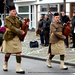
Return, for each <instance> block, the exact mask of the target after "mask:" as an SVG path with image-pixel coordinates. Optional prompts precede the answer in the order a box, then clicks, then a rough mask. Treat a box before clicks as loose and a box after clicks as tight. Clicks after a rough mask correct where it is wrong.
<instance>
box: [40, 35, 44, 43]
mask: <svg viewBox="0 0 75 75" xmlns="http://www.w3.org/2000/svg"><path fill="white" fill-rule="evenodd" d="M40 40H41V44H44V37H43V35H40Z"/></svg>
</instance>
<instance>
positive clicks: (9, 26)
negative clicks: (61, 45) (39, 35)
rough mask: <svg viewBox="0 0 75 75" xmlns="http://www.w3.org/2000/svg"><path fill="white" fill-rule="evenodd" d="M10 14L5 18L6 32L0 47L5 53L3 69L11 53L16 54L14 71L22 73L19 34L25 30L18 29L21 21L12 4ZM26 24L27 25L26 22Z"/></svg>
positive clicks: (6, 68)
mask: <svg viewBox="0 0 75 75" xmlns="http://www.w3.org/2000/svg"><path fill="white" fill-rule="evenodd" d="M9 9H10V11H9V13H10V15H9V16H7V17H6V19H5V27H6V32H5V33H4V37H3V39H4V41H3V44H2V47H1V51H2V52H4V53H6V54H5V59H4V65H3V70H4V71H8V60H9V58H10V55H11V54H16V62H17V69H16V73H21V74H24V73H25V71H23V70H22V69H21V52H22V48H21V41H20V39H19V36H20V35H24V34H25V32H24V31H22V30H20V27H21V25H22V22H21V21H20V20H19V19H18V18H17V17H16V9H15V6H14V5H11V6H10V7H9ZM27 25H29V24H28V23H27Z"/></svg>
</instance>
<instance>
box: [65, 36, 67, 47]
mask: <svg viewBox="0 0 75 75" xmlns="http://www.w3.org/2000/svg"><path fill="white" fill-rule="evenodd" d="M65 43H66V46H68V37H66V40H65Z"/></svg>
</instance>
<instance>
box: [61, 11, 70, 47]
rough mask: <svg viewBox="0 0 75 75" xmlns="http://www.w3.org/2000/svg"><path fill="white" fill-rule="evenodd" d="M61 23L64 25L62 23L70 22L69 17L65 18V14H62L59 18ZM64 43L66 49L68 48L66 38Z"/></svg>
mask: <svg viewBox="0 0 75 75" xmlns="http://www.w3.org/2000/svg"><path fill="white" fill-rule="evenodd" d="M60 20H61V22H62V23H63V24H64V23H67V22H68V21H70V20H69V17H68V16H66V12H64V11H63V12H62V16H61V19H60ZM65 43H66V48H68V47H69V45H68V37H66V40H65Z"/></svg>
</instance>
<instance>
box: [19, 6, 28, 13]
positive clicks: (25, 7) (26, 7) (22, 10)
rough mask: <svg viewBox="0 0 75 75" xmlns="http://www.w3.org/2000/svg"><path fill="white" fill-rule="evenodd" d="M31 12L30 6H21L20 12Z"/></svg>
mask: <svg viewBox="0 0 75 75" xmlns="http://www.w3.org/2000/svg"><path fill="white" fill-rule="evenodd" d="M24 12H29V6H19V13H24Z"/></svg>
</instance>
